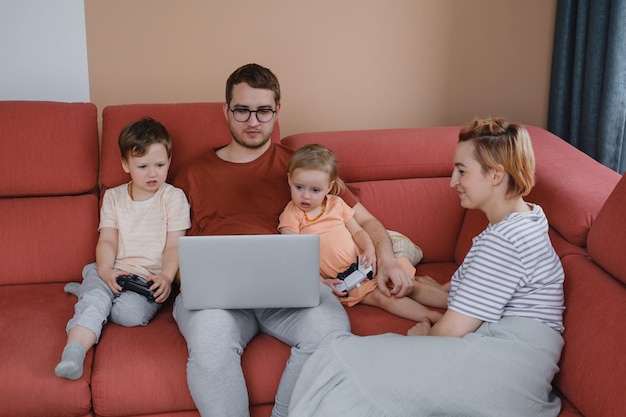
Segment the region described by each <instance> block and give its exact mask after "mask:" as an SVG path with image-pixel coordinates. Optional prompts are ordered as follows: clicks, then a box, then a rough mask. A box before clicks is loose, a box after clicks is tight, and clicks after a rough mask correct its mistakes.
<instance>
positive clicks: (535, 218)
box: [290, 119, 564, 417]
mask: <svg viewBox="0 0 626 417" xmlns="http://www.w3.org/2000/svg"><path fill="white" fill-rule="evenodd" d="M534 168H535V159H534V154H533V150H532V145H531V141H530V137H529V135H528V132H527V131H526V130H525V129H524V128H523V127H522V126H520V125H517V124H510V123H508V122H506V121H505V120H503V119H487V120H475V121H473V122H472V123H471V124H470V125H469V126H467V127H466V128H464V129H463V130H461V132H460V135H459V143H458V145H457V148H456V150H455V153H454V172H453V174H452V179H451V181H450V185H451V187H452V188H454V189H456V190H457V192H458V193H459V198H460V201H461V205H462V206H463V207H465V208H468V209H479V210H481V211H483V212H484V213H485V214H486V215H487V218H488V220H489V225H488V226H487V228H486V229H485V230H484V231H483V232H482V233H481V234H480V235H478V236H477V237H475V238H474V241H473V245H472V248H471V249H470V251H469V252H468V254H467V256H466V258H465V260H464V262H463V263H462V264H461V266H460V267H459V268H458V270H457V271H456V272H455V273H454V275H453V277H452V280H451V283H450V294H449V297H448V310H447V311H446V312H445V314H444V315H443V317H442V318H441V320H439V321H438V322H437V323H436V324H435V325H433V326H431V324H430V322H429V321H428V320H423V321H422V322H420V323H418V324H416V325H415V327H413V328H412V329H411V330H409V336H408V337H404V336H400V335H391V334H387V335H379V336H370V337H357V336H353V335H350V334H345V333H344V334H340V335H334V336H333V337H329V338H327V339H326V340H325V341H324V343H323V344H322V345H321V346H320V348H319V350H318V351H317V352H316V353H315V354H314V355H313V356H312V357H311V358H310V359H309V361H308V362H307V364H306V366H305V368H304V369H303V370H302V373H301V375H300V378H299V380H298V382H297V384H296V387H295V389H294V393H293V397H292V401H291V406H290V414H291V415H293V416H298V417H300V416H331V415H333V416H334V415H342V416H394V417H398V416H430V415H433V416H434V415H437V416H504V415H506V416H520V417H522V416H523V417H527V416H535V417H544V416H545V417H548V416H556V415H558V414H559V411H560V408H561V404H560V400H559V399H558V398H557V397H556V396H555V395H553V394H552V386H551V382H552V379H553V377H554V375H555V374H556V372H557V371H558V366H557V363H558V361H559V358H560V354H561V349H562V347H563V338H562V336H561V333H562V332H563V330H564V328H563V322H562V313H563V310H564V306H563V278H564V274H563V268H562V266H561V263H560V260H559V258H558V256H557V254H556V252H555V251H554V249H553V247H552V244H551V242H550V239H549V237H548V222H547V219H546V217H545V215H544V213H543V210H542V209H541V207H539V206H537V205H533V204H529V203H526V202H525V201H524V199H523V197H524V196H526V195H527V194H528V193H529V192H530V190H531V188H532V186H533V185H534Z"/></svg>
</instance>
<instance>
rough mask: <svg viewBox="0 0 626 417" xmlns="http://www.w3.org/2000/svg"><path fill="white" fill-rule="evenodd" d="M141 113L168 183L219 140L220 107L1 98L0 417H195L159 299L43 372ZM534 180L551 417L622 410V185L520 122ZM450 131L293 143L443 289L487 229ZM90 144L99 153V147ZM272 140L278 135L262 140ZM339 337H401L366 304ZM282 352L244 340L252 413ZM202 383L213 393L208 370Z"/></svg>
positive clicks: (267, 391) (267, 340)
mask: <svg viewBox="0 0 626 417" xmlns="http://www.w3.org/2000/svg"><path fill="white" fill-rule="evenodd" d="M143 116H151V117H154V118H155V119H157V120H159V121H161V122H162V123H163V124H164V125H165V126H166V127H167V128H168V130H169V131H170V133H171V135H172V138H173V142H174V156H173V161H172V167H171V170H170V177H171V178H173V177H174V176H175V175H176V173H177V172H178V171H179V169H180V167H181V166H182V165H183V164H185V163H186V162H188V161H189V160H190V159H191V158H193V157H194V156H195V155H197V154H199V153H201V152H203V151H205V150H207V149H209V148H211V147H215V146H219V145H221V144H225V143H227V142H228V141H229V132H228V129H227V127H226V124H225V123H224V120H223V114H222V106H221V104H220V103H184V104H141V105H119V106H109V107H106V108H104V109H103V112H102V134H101V135H98V123H97V120H98V119H97V109H96V107H95V106H94V105H93V104H89V103H72V104H69V103H52V102H0V235H1V236H2V237H1V239H0V259H1V260H2V268H0V312H1V314H0V332H1V334H2V341H1V342H0V375H2V378H0V415H2V416H4V415H6V416H37V417H39V416H64V417H65V416H103V417H104V416H178V417H185V416H198V412H197V411H196V410H195V407H194V403H193V401H192V399H191V396H190V394H189V391H188V388H187V382H186V370H185V366H186V359H187V351H186V345H185V340H184V339H183V337H182V336H181V335H180V333H179V332H178V328H177V326H176V323H175V322H174V320H173V318H172V315H171V308H172V299H170V300H169V301H168V302H167V303H166V304H165V305H164V307H163V308H162V309H161V310H160V311H159V313H158V314H157V316H156V317H155V319H154V320H153V321H152V322H151V323H150V324H149V325H148V326H145V327H139V328H123V327H120V326H117V325H114V324H108V325H107V326H105V329H104V332H103V335H102V340H101V342H100V343H99V344H98V345H97V346H96V347H95V348H94V349H92V350H91V351H90V352H89V353H88V355H87V358H86V362H85V373H84V375H83V377H82V378H81V379H79V380H77V381H69V380H64V379H60V378H57V377H56V376H55V375H54V366H55V365H56V363H57V362H58V360H59V357H60V354H61V351H62V348H63V345H64V343H65V340H66V336H65V324H66V322H67V320H68V319H69V318H70V317H71V316H72V314H73V305H74V303H75V297H73V296H71V295H69V294H66V293H64V292H63V285H64V284H65V283H67V282H68V281H80V279H81V277H80V273H81V269H82V267H83V265H85V264H87V263H89V262H92V261H93V260H94V248H95V243H96V240H97V225H98V207H99V197H100V196H101V195H102V190H103V189H105V188H107V187H112V186H115V185H117V184H119V183H121V182H123V181H126V180H127V177H125V174H124V173H123V171H122V169H121V166H120V162H119V153H118V149H117V136H118V134H119V131H120V129H121V128H122V126H124V125H125V124H126V123H128V122H130V121H133V120H136V119H138V118H140V117H143ZM528 129H529V131H530V134H531V136H532V139H533V144H534V147H535V153H536V157H537V185H536V187H535V188H534V189H533V191H532V192H531V194H530V196H529V197H528V200H529V201H533V202H536V203H539V204H540V205H541V206H542V207H543V208H544V210H545V212H546V214H547V216H548V219H549V222H550V226H551V229H550V233H551V238H552V241H553V244H554V246H555V248H556V250H557V252H558V253H559V255H560V256H561V259H562V262H563V267H564V269H565V274H566V280H565V297H566V306H567V310H566V312H565V326H566V331H565V334H564V337H565V348H564V351H563V355H562V358H561V362H560V366H561V371H560V372H559V374H558V375H557V377H556V379H555V381H554V385H555V387H556V390H557V392H558V393H559V395H560V396H561V398H563V411H562V412H561V416H563V417H566V416H567V417H572V416H586V417H594V416H597V417H600V416H601V417H610V416H622V415H624V410H626V396H624V395H623V393H624V388H626V360H625V359H624V358H625V356H624V353H623V344H624V341H625V340H626V324H624V321H623V317H626V287H625V284H626V258H625V257H624V253H626V216H624V215H623V212H624V209H623V207H624V206H625V205H626V178H622V177H620V175H619V174H617V173H615V172H614V171H611V170H609V169H608V168H606V167H604V166H602V165H600V164H599V163H597V162H595V161H594V160H592V159H591V158H589V157H587V156H586V155H584V154H583V153H581V152H580V151H578V150H576V149H575V148H574V147H572V146H570V145H568V144H567V143H565V142H564V141H562V140H561V139H559V138H557V137H555V136H554V135H552V134H550V133H548V132H547V131H545V130H543V129H540V128H537V127H533V126H528ZM457 134H458V127H436V128H414V129H389V130H369V131H341V132H323V133H305V134H297V135H291V136H289V137H286V138H282V141H283V143H285V144H286V145H288V146H290V147H293V148H297V147H299V146H301V145H303V144H305V143H310V142H317V143H322V144H325V145H327V146H329V147H331V148H332V149H333V150H334V151H335V152H336V153H337V155H338V158H339V160H340V162H341V173H342V176H343V178H344V179H345V180H346V181H347V182H348V183H350V184H352V185H355V186H356V187H358V189H359V190H360V198H361V201H362V202H363V203H364V204H365V206H366V207H367V208H368V209H369V210H370V211H371V212H372V213H373V214H374V215H376V216H377V217H378V218H379V219H380V220H381V221H383V223H384V224H385V226H386V227H387V228H389V229H393V230H398V231H401V232H403V233H404V234H406V235H407V236H409V237H410V238H412V239H413V240H414V241H415V242H416V243H418V244H419V245H420V246H421V247H422V249H423V250H424V259H423V260H422V262H421V263H420V264H419V265H418V274H427V275H431V276H433V277H434V278H436V279H437V280H439V281H441V282H444V281H446V280H448V279H449V277H450V276H451V274H452V272H453V271H454V269H455V268H456V266H457V265H458V264H459V263H460V262H461V260H462V259H463V257H464V256H465V254H466V253H467V251H468V249H469V247H470V244H471V238H472V237H473V236H475V235H476V234H477V233H478V232H479V231H481V230H482V229H483V228H484V226H485V225H486V219H485V217H484V215H482V214H481V213H480V212H477V211H473V210H469V211H468V210H465V209H463V208H461V207H460V205H459V203H458V197H457V196H456V194H455V193H454V192H453V191H452V190H451V189H450V187H449V176H450V173H451V170H452V167H451V159H452V153H453V150H454V147H455V145H456V141H457ZM99 136H100V137H101V142H102V144H101V150H100V151H99V146H98V144H99V141H98V139H99ZM273 140H274V141H278V140H281V137H280V132H279V131H278V129H277V131H276V132H275V135H274V137H273ZM348 314H349V316H350V320H351V323H352V327H353V331H354V332H355V333H356V334H360V335H367V334H377V333H384V332H397V333H404V332H405V331H406V330H407V329H408V328H409V327H410V326H411V325H412V323H411V322H410V321H408V320H404V319H400V318H398V317H395V316H392V315H390V314H388V313H386V312H383V311H381V310H378V309H376V308H373V307H368V306H356V307H352V308H350V309H348ZM288 355H289V348H288V347H287V346H286V345H284V344H282V343H280V342H278V341H277V340H275V339H273V338H271V337H269V336H267V335H259V336H258V337H256V338H255V339H254V340H253V341H252V343H251V344H250V345H249V346H248V348H247V349H246V351H245V353H244V355H243V358H242V362H243V369H244V373H245V375H246V380H247V383H248V391H249V396H250V402H251V407H250V411H251V415H252V416H253V417H260V416H269V415H270V411H271V409H272V406H273V398H274V394H275V391H276V387H277V385H278V380H279V377H280V374H281V372H282V369H283V367H284V363H285V361H286V360H287V357H288ZM214 383H219V376H216V380H215V382H214Z"/></svg>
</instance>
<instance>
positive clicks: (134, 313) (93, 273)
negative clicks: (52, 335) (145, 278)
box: [66, 263, 161, 343]
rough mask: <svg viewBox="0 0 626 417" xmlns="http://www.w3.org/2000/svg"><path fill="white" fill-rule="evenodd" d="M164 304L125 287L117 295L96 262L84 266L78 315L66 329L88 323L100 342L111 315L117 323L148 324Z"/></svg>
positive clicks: (88, 326) (127, 324) (68, 323)
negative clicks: (101, 276) (102, 276)
mask: <svg viewBox="0 0 626 417" xmlns="http://www.w3.org/2000/svg"><path fill="white" fill-rule="evenodd" d="M160 306H161V304H158V303H153V302H150V301H148V299H147V298H146V297H144V296H143V295H140V294H137V293H134V292H132V291H122V293H121V294H120V295H119V296H116V295H115V294H113V291H111V289H109V287H108V286H107V285H106V283H105V282H104V281H103V280H102V279H101V278H100V276H99V275H98V269H97V267H96V264H95V263H92V264H89V265H86V266H85V267H84V268H83V282H82V283H81V285H80V291H79V293H78V302H76V305H75V306H74V317H72V318H71V319H70V321H68V322H67V327H66V331H67V332H68V333H69V331H70V329H72V328H73V327H74V326H82V327H85V328H87V329H89V330H91V331H92V332H94V334H95V335H96V343H98V341H99V340H100V334H101V333H102V326H104V324H105V323H106V322H107V320H108V318H109V316H110V318H111V321H112V322H113V323H116V324H119V325H121V326H125V327H134V326H145V325H146V324H148V322H149V321H150V320H151V319H152V317H154V315H155V314H156V312H157V310H158V309H159V307H160Z"/></svg>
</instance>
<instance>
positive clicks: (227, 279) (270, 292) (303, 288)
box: [178, 234, 320, 310]
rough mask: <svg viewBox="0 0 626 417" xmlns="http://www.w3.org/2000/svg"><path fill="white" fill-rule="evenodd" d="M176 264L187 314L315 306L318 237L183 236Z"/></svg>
mask: <svg viewBox="0 0 626 417" xmlns="http://www.w3.org/2000/svg"><path fill="white" fill-rule="evenodd" d="M178 261H179V263H180V285H181V292H182V298H183V305H184V306H185V308H187V309H189V310H199V309H207V308H221V309H232V308H243V309H249V308H275V307H281V308H282V307H314V306H317V305H318V304H319V299H320V292H319V291H320V287H319V284H320V279H319V276H320V272H319V270H320V243H319V236H318V235H314V234H303V235H280V234H276V235H235V236H183V237H180V238H178Z"/></svg>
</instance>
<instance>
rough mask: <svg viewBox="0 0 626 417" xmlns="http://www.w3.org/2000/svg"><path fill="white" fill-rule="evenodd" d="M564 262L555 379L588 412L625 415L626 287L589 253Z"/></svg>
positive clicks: (591, 413)
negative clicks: (562, 340) (563, 307)
mask: <svg viewBox="0 0 626 417" xmlns="http://www.w3.org/2000/svg"><path fill="white" fill-rule="evenodd" d="M562 263H563V269H564V270H565V282H564V291H565V302H566V306H567V308H566V310H565V313H564V316H563V322H564V324H565V332H564V334H563V336H564V338H565V346H564V348H563V353H562V355H561V361H560V364H559V366H560V367H561V370H560V372H559V373H558V374H557V376H556V379H555V384H556V385H557V387H558V389H559V390H560V391H561V392H562V393H563V394H564V395H565V397H567V398H568V399H569V400H570V401H571V402H572V403H573V404H575V405H576V407H577V408H578V409H579V410H580V412H581V414H583V415H585V416H622V415H624V410H626V396H625V395H624V383H625V382H624V380H623V378H621V376H623V375H626V360H625V359H624V341H625V340H626V326H624V317H626V303H624V300H626V287H624V285H623V284H622V283H620V282H618V281H617V280H615V279H613V277H611V276H610V275H608V274H607V273H606V272H605V271H603V270H602V269H601V268H599V267H598V266H597V265H596V264H595V263H593V261H591V260H590V259H589V258H588V257H586V256H581V255H567V256H565V257H564V258H563V259H562Z"/></svg>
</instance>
